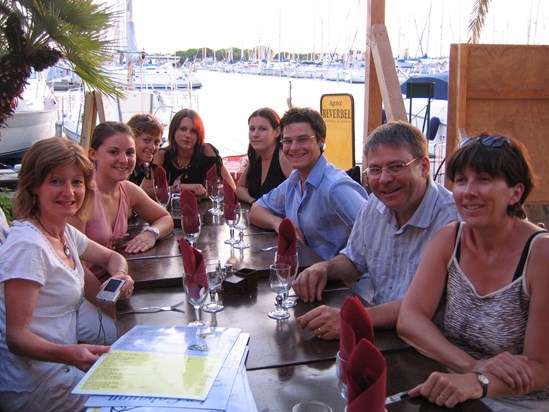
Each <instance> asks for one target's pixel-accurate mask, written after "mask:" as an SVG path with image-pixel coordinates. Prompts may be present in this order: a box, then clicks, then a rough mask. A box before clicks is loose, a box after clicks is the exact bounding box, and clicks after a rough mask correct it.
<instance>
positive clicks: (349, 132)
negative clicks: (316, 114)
mask: <svg viewBox="0 0 549 412" xmlns="http://www.w3.org/2000/svg"><path fill="white" fill-rule="evenodd" d="M320 113H321V114H322V117H323V119H324V121H325V122H326V127H327V130H326V147H325V149H324V155H325V156H326V159H328V161H329V162H330V163H332V164H333V165H334V166H336V167H339V168H340V169H343V170H347V169H350V168H351V167H353V166H354V165H355V102H354V99H353V96H352V95H350V94H347V93H344V94H323V95H322V97H321V98H320Z"/></svg>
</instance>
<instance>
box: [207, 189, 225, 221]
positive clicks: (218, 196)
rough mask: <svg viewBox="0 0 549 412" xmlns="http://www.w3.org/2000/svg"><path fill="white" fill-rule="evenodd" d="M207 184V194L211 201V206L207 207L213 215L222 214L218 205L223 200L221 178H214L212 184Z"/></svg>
mask: <svg viewBox="0 0 549 412" xmlns="http://www.w3.org/2000/svg"><path fill="white" fill-rule="evenodd" d="M207 186H208V196H209V197H210V199H211V200H212V202H213V207H212V208H210V209H208V212H210V213H211V214H212V215H214V216H222V215H223V210H221V208H220V207H219V204H220V203H221V202H222V201H223V183H222V182H221V180H216V181H215V182H214V183H212V184H207Z"/></svg>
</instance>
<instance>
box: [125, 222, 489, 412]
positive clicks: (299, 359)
mask: <svg viewBox="0 0 549 412" xmlns="http://www.w3.org/2000/svg"><path fill="white" fill-rule="evenodd" d="M203 217H204V220H203V221H205V222H207V223H206V224H205V225H204V226H203V229H202V233H201V236H200V238H199V241H198V242H197V245H196V246H197V247H198V248H199V249H201V250H202V252H203V254H204V255H205V258H211V257H219V258H220V260H221V262H222V263H231V264H233V266H234V268H235V269H236V270H241V271H243V272H246V274H248V275H249V274H250V273H252V274H251V275H250V276H254V277H255V279H256V280H257V289H254V290H252V291H250V292H248V293H245V294H242V295H229V294H226V293H220V294H219V295H218V297H219V300H220V301H221V303H222V304H223V305H224V306H225V309H224V310H223V311H221V312H218V313H217V314H209V313H205V312H202V316H203V319H206V320H209V321H210V322H211V323H212V325H213V326H226V327H236V328H240V329H241V331H242V332H246V333H250V342H249V346H250V352H249V355H248V359H247V362H246V369H247V371H248V377H249V381H250V386H251V389H252V392H253V394H254V399H255V401H256V404H257V407H258V409H259V410H260V411H265V412H266V411H273V412H274V411H289V410H291V407H292V405H294V404H295V403H297V402H299V401H304V400H313V399H316V400H320V401H323V402H325V403H327V404H329V405H331V406H332V408H333V409H334V411H342V410H343V409H344V407H345V401H344V400H343V399H342V398H341V397H340V396H339V391H338V389H337V381H336V379H335V366H334V364H335V356H336V353H337V351H338V350H339V341H324V340H320V339H318V338H316V337H315V336H314V335H313V334H312V333H311V332H310V331H309V330H307V329H305V330H303V329H301V327H299V324H298V323H297V321H296V317H298V316H300V315H302V314H304V313H306V312H308V311H309V310H311V309H312V308H314V307H316V306H318V305H319V304H320V303H318V302H317V303H304V302H302V301H301V300H298V301H297V303H298V304H297V306H295V307H294V308H291V309H289V312H290V314H291V316H290V318H289V319H287V320H283V321H277V320H274V319H271V318H269V317H268V316H267V312H268V311H270V310H271V309H273V308H274V301H275V294H274V293H273V292H272V291H271V290H270V288H269V286H268V281H267V278H266V276H265V275H266V273H267V268H268V266H269V265H270V264H271V263H272V262H273V259H274V251H270V252H261V251H260V249H261V248H263V247H266V246H273V245H276V243H277V236H276V234H275V233H274V232H266V231H264V230H260V229H258V228H254V227H252V228H250V229H248V230H247V231H246V233H247V236H246V241H248V243H250V244H251V247H250V248H249V249H245V250H244V251H243V252H242V253H241V252H240V251H239V250H235V249H234V248H232V247H231V246H230V245H227V244H225V243H224V240H225V239H226V238H227V237H228V228H227V227H226V225H224V224H223V219H222V218H221V219H213V218H212V216H211V215H210V216H208V215H205V216H203ZM216 220H217V221H216ZM142 229H143V227H134V228H133V229H132V230H133V233H135V232H138V231H140V230H142ZM179 236H181V233H180V231H179V229H176V230H175V231H174V234H173V235H171V236H169V237H167V238H166V239H163V240H160V241H159V242H157V246H155V248H153V249H151V250H150V251H148V252H147V253H144V254H140V255H134V256H130V255H128V257H130V259H131V260H130V261H129V262H128V264H129V271H130V274H131V275H132V276H133V277H134V279H135V280H136V290H135V292H134V294H133V295H132V296H131V298H130V299H128V300H127V301H119V302H118V304H117V310H118V313H119V314H118V316H117V326H118V330H119V333H121V334H122V333H125V332H127V331H128V330H129V329H131V328H132V327H133V326H135V325H138V324H139V325H164V326H169V325H186V324H187V323H188V322H190V321H191V320H194V317H195V315H194V310H193V308H192V306H191V305H190V304H189V303H188V302H186V303H185V304H184V305H182V306H180V307H179V308H180V309H183V310H184V311H185V313H181V312H176V311H162V312H157V313H140V314H135V313H130V314H123V313H124V312H127V311H130V310H132V309H138V308H142V307H146V306H171V305H173V304H176V303H178V302H181V301H183V300H185V301H186V299H185V296H184V292H183V284H182V273H183V268H182V260H181V257H180V256H179V249H178V247H177V243H176V239H178V238H179ZM298 252H299V259H300V266H301V267H306V266H309V265H311V264H312V263H314V262H317V261H319V260H320V258H319V257H318V255H316V254H315V253H314V252H313V251H312V250H311V249H309V248H308V247H307V246H306V245H302V246H301V247H300V248H299V249H298ZM154 256H157V258H153V257H154ZM159 256H163V257H159ZM351 293H352V292H351V291H350V290H349V289H348V288H346V287H344V286H343V285H342V284H341V283H338V282H330V283H329V284H328V286H327V288H326V290H325V292H324V293H323V302H322V303H323V304H327V305H330V306H335V307H339V306H341V304H342V302H343V300H344V299H345V298H346V297H347V296H349V295H350V294H351ZM376 346H377V347H378V348H379V349H380V350H381V351H382V352H383V354H384V356H385V357H386V360H387V365H388V383H387V394H388V395H390V394H393V393H397V392H400V391H403V390H407V389H410V388H412V387H414V386H415V385H417V384H419V383H421V382H423V381H424V380H425V379H426V377H427V376H428V375H429V373H431V372H432V371H435V370H439V371H440V370H443V368H442V367H441V366H440V365H439V364H438V363H437V362H434V361H432V360H430V359H427V358H425V357H424V356H422V355H420V354H419V353H418V352H416V351H415V350H414V349H412V348H410V347H409V346H408V345H406V344H405V343H404V342H403V341H402V340H400V339H399V338H398V336H397V335H396V332H395V331H394V330H376ZM387 409H388V411H389V412H392V411H422V412H423V411H438V410H445V409H444V408H440V407H437V406H436V405H434V404H431V403H429V402H428V401H427V400H425V399H406V400H403V401H401V402H398V403H396V404H393V405H390V406H389V407H388V408H387ZM454 410H455V411H471V412H472V411H475V412H482V411H489V409H488V408H487V407H486V406H484V404H483V403H482V402H480V401H469V402H466V403H464V404H461V405H459V406H458V407H456V408H455V409H454Z"/></svg>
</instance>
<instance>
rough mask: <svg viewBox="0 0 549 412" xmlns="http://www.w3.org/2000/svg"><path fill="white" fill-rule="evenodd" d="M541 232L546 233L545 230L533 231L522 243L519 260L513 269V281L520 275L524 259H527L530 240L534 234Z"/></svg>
mask: <svg viewBox="0 0 549 412" xmlns="http://www.w3.org/2000/svg"><path fill="white" fill-rule="evenodd" d="M542 233H547V230H540V231H538V232H535V233H533V234H532V235H531V236H530V237H529V238H528V240H527V241H526V244H525V245H524V249H522V255H520V260H519V262H518V265H517V269H516V270H515V274H514V275H513V282H514V281H515V280H516V279H518V278H519V277H520V275H521V274H522V272H523V270H524V265H525V263H526V259H528V255H529V253H530V244H531V243H532V241H533V240H534V238H535V237H536V236H538V235H540V234H542Z"/></svg>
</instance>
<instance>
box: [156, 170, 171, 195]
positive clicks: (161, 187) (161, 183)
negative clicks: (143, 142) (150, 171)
mask: <svg viewBox="0 0 549 412" xmlns="http://www.w3.org/2000/svg"><path fill="white" fill-rule="evenodd" d="M154 182H155V185H156V199H157V200H158V201H159V202H160V203H163V204H165V203H168V201H169V200H170V190H169V188H168V178H167V175H166V169H164V168H163V167H162V166H157V167H156V169H155V170H154Z"/></svg>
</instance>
